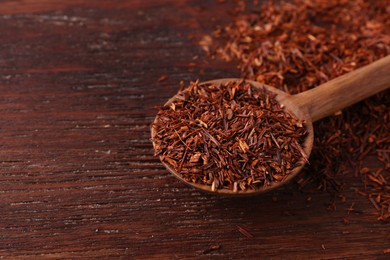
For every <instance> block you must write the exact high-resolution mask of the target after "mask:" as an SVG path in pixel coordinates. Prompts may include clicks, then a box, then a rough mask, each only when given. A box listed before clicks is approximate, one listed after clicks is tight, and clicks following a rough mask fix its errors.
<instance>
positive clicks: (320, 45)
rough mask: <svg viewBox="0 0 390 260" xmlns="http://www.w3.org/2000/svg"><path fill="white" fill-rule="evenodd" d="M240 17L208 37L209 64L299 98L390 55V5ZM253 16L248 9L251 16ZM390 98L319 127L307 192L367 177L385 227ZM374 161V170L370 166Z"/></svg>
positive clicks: (298, 4)
mask: <svg viewBox="0 0 390 260" xmlns="http://www.w3.org/2000/svg"><path fill="white" fill-rule="evenodd" d="M248 2H249V1H237V3H238V5H237V6H238V7H239V8H238V11H237V12H235V14H234V15H233V17H232V21H231V23H230V24H228V25H226V26H221V27H218V28H216V30H215V31H214V33H213V34H212V35H206V36H205V37H204V38H203V39H202V40H201V42H200V45H201V47H202V48H203V49H204V50H205V51H207V52H208V54H209V55H210V56H211V57H219V58H221V59H223V60H226V61H231V60H233V61H236V62H237V64H238V68H239V69H240V70H241V72H242V77H244V78H247V79H251V80H256V81H259V82H262V83H266V84H268V85H271V86H274V87H277V88H280V89H282V90H284V91H286V92H288V93H291V94H295V93H300V92H303V91H306V90H309V89H311V88H314V87H316V86H318V85H320V84H322V83H324V82H327V81H329V80H331V79H333V78H336V77H338V76H340V75H342V74H345V73H348V72H350V71H353V70H355V69H357V68H359V67H362V66H364V65H367V64H369V63H371V62H373V61H375V60H378V59H380V58H382V57H385V56H387V55H390V19H389V17H390V1H389V0H381V1H368V0H354V1H350V0H326V1H325V0H312V1H306V0H292V1H288V2H285V1H277V2H274V1H269V2H266V3H264V4H263V5H262V6H261V7H257V9H258V10H257V11H254V9H253V6H256V4H257V3H258V1H253V3H252V4H251V8H245V4H246V3H248ZM247 9H248V10H247ZM249 9H250V10H249ZM389 120H390V95H389V91H384V92H382V93H380V94H377V95H375V96H373V97H371V98H369V99H367V100H365V101H362V102H360V103H358V104H356V105H354V106H352V107H349V108H347V109H345V110H343V111H340V112H338V113H336V114H335V115H334V116H330V117H328V118H326V119H323V120H321V121H319V122H316V123H315V124H314V128H315V136H316V137H315V140H314V147H313V152H312V155H311V159H310V161H311V164H310V166H309V167H307V169H306V171H305V173H306V174H305V175H302V178H301V179H298V183H299V184H300V185H301V186H302V187H304V186H306V184H307V183H311V184H313V183H314V184H316V185H317V187H318V189H321V190H325V191H328V192H330V193H337V192H338V190H339V188H340V186H342V182H341V181H340V180H342V178H339V177H340V176H341V177H342V176H343V175H345V174H347V173H351V172H352V173H353V174H354V175H355V176H356V177H359V178H361V180H362V188H358V189H356V191H357V193H359V194H361V195H364V196H366V197H367V198H368V199H369V200H370V202H371V203H372V204H373V206H374V207H375V208H376V209H377V211H378V215H377V217H378V219H379V220H390V135H389V132H390V131H389V130H390V129H389V127H390V122H389ZM373 160H374V161H376V165H381V166H380V167H375V168H372V167H370V166H369V165H368V164H367V162H368V161H373Z"/></svg>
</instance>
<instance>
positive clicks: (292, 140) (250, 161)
mask: <svg viewBox="0 0 390 260" xmlns="http://www.w3.org/2000/svg"><path fill="white" fill-rule="evenodd" d="M153 128H154V130H155V133H156V134H155V136H154V138H153V142H154V146H155V151H156V155H159V156H160V158H161V160H162V161H163V162H164V163H167V164H169V165H170V166H171V167H172V168H173V169H174V170H175V171H176V172H177V173H179V174H180V175H181V176H182V178H183V179H184V180H186V181H188V182H193V183H198V184H203V185H209V186H210V188H211V190H212V191H216V190H218V189H223V188H225V189H230V190H232V191H234V192H238V191H246V190H258V189H260V188H262V187H264V186H268V185H270V184H272V183H276V182H281V181H282V180H284V179H285V178H286V177H287V176H288V175H289V174H290V173H291V171H292V170H293V169H294V168H296V167H298V166H299V165H301V164H302V163H304V162H306V161H307V155H306V154H305V152H304V149H303V147H302V145H303V141H304V138H305V136H306V135H307V130H306V128H305V126H304V122H303V121H302V120H300V119H298V118H296V117H295V116H294V115H292V114H290V113H288V112H286V111H285V110H284V109H283V107H282V106H281V105H280V104H279V103H278V102H277V101H276V99H275V94H273V93H271V92H269V91H267V90H265V89H264V88H260V89H259V88H256V87H254V86H252V85H251V84H249V83H247V82H245V81H239V82H236V81H230V82H227V83H225V84H214V83H203V84H199V83H198V82H192V83H191V84H190V85H189V86H188V87H187V88H186V89H185V90H184V91H181V92H179V94H178V95H176V97H175V100H174V101H173V102H171V103H169V104H167V105H165V106H163V107H162V108H161V109H160V110H159V112H158V114H157V117H156V120H155V122H154V124H153Z"/></svg>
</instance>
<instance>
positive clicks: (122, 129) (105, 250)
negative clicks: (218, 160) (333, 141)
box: [0, 0, 390, 259]
mask: <svg viewBox="0 0 390 260" xmlns="http://www.w3.org/2000/svg"><path fill="white" fill-rule="evenodd" d="M231 7H232V3H230V2H229V3H226V4H218V1H212V0H208V1H195V0H187V1H186V0H175V1H173V0H172V1H158V0H148V1H138V0H137V1H134V0H133V1H120V0H118V1H64V0H59V1H47V0H34V1H31V0H23V1H2V2H1V4H0V35H1V41H0V93H1V94H0V112H1V114H0V147H1V149H0V164H1V168H0V212H1V214H0V256H1V258H4V259H19V258H30V259H44V258H54V259H77V258H84V259H114V258H121V259H152V258H158V259H175V258H177V259H209V258H211V257H218V258H223V259H238V258H247V259H259V258H263V259H264V258H273V259H280V258H290V259H309V258H311V259H313V258H314V259H343V258H347V259H386V256H387V257H388V255H385V254H384V250H385V249H387V248H390V234H389V227H390V226H389V223H383V222H378V221H376V219H375V216H374V214H375V210H374V209H373V207H372V206H371V205H370V202H369V201H367V200H366V199H364V198H362V197H360V196H358V195H356V194H355V193H354V190H353V188H354V187H360V186H361V183H360V181H359V179H358V178H356V177H354V176H353V174H352V173H346V174H345V176H341V177H340V178H343V179H344V183H345V189H344V195H345V196H346V198H347V201H346V202H345V203H343V202H340V201H338V200H337V203H336V206H337V208H336V210H335V211H327V210H326V206H325V204H326V203H328V202H329V199H330V198H329V195H327V194H325V193H321V192H314V193H312V194H305V193H303V192H300V191H298V189H297V188H296V187H294V186H293V185H291V186H288V187H284V188H282V189H279V190H277V191H275V192H273V193H270V194H266V195H264V196H261V197H253V198H236V199H234V198H220V197H215V196H211V195H207V194H203V193H201V192H199V191H196V190H194V189H192V188H189V187H187V186H184V185H183V184H182V183H180V182H179V181H177V180H176V179H175V178H174V177H172V176H171V175H170V174H169V173H168V172H167V171H166V170H165V168H164V167H163V166H162V165H161V164H160V162H159V160H158V158H156V157H154V156H153V149H152V144H151V142H150V140H149V138H150V130H149V129H150V124H151V122H152V120H153V118H154V116H155V113H156V109H155V108H154V107H155V106H157V105H161V104H163V103H164V102H165V101H166V100H167V99H168V98H169V97H170V96H172V95H173V94H174V93H175V92H176V91H177V89H178V87H179V82H180V81H181V80H185V81H187V82H188V81H189V80H195V79H197V78H200V79H201V80H210V79H215V78H223V77H238V76H239V72H238V71H237V70H236V68H235V65H234V64H225V63H222V62H220V61H210V62H203V58H204V54H203V52H202V51H201V50H200V48H199V47H198V45H197V39H199V37H200V36H201V35H203V34H204V33H210V32H211V30H212V28H214V26H215V25H217V24H222V23H225V22H226V21H227V20H228V19H229V16H228V10H229V9H231ZM194 65H195V66H194ZM162 75H169V79H168V80H166V81H163V82H158V79H159V78H160V77H161V76H162ZM341 159H342V158H341ZM313 163H314V162H313ZM308 197H310V199H308ZM351 203H355V206H354V208H355V209H356V211H353V212H349V211H347V209H348V207H350V205H351ZM344 218H347V219H348V221H349V224H346V223H344V221H343V219H344ZM242 230H246V231H247V232H249V234H251V235H252V237H251V236H248V235H245V234H243V231H242ZM244 233H245V232H244ZM213 248H214V249H213ZM209 249H210V250H209Z"/></svg>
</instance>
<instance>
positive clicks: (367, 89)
mask: <svg viewBox="0 0 390 260" xmlns="http://www.w3.org/2000/svg"><path fill="white" fill-rule="evenodd" d="M241 80H242V79H236V78H225V79H216V80H211V81H207V82H203V83H200V84H199V85H202V84H210V83H213V84H215V85H223V84H226V83H228V82H232V81H241ZM246 82H247V83H249V84H251V85H252V86H253V87H255V88H259V89H262V88H265V89H266V90H267V91H268V92H272V93H274V94H276V97H275V98H276V100H277V101H278V102H279V104H281V105H282V106H283V107H284V109H285V111H287V112H288V113H290V114H293V115H295V116H296V117H297V118H299V119H300V120H303V121H304V124H305V128H306V130H307V135H306V137H305V140H304V142H303V145H302V148H303V150H304V152H305V154H306V155H307V157H309V155H310V153H311V150H312V147H313V141H314V130H313V122H315V121H317V120H320V119H321V118H324V117H326V116H329V115H332V114H334V113H335V112H337V111H339V110H341V109H343V108H345V107H347V106H349V105H352V104H354V103H357V102H358V101H361V100H363V99H365V98H367V97H369V96H372V95H374V94H376V93H378V92H380V91H383V90H385V89H387V88H388V87H389V86H390V56H387V57H385V58H382V59H380V60H378V61H376V62H374V63H372V64H370V65H367V66H365V67H363V68H360V69H357V70H355V71H353V72H350V73H348V74H345V75H343V76H341V77H338V78H336V79H333V80H331V81H328V82H327V83H325V84H322V85H321V86H319V87H316V88H314V89H311V90H308V91H305V92H302V93H300V94H297V95H290V94H288V93H286V92H283V91H281V90H279V89H276V88H274V87H271V86H268V85H265V84H262V83H259V82H255V81H250V80H246ZM183 91H186V90H183ZM180 94H182V92H179V93H178V94H176V95H175V96H173V97H172V98H171V99H169V100H168V101H167V102H166V103H165V105H164V106H169V105H170V104H171V103H172V102H174V101H176V100H177V99H178V96H179V95H180ZM180 96H182V95H180ZM157 120H158V115H157V116H156V118H155V120H154V123H155V122H157ZM154 123H153V124H152V128H151V137H152V142H153V147H154V148H155V142H154V140H155V137H156V133H157V132H156V128H155V124H154ZM160 160H161V162H162V164H163V165H164V166H165V168H166V169H167V170H168V171H169V172H171V173H172V174H173V175H174V176H175V177H177V178H178V179H179V180H181V181H183V182H184V183H186V184H187V185H190V186H192V187H194V188H197V189H200V190H203V191H206V192H209V193H213V194H220V195H227V196H229V195H230V196H251V195H256V194H261V193H264V192H267V191H270V190H273V189H275V188H277V187H280V186H282V185H284V184H286V183H288V182H289V181H290V180H292V179H293V178H294V177H295V176H296V175H297V174H298V173H299V172H300V171H301V170H302V168H303V167H304V165H305V163H306V160H305V159H304V158H302V159H301V160H300V161H299V162H298V166H297V167H295V168H294V169H293V170H291V171H289V173H288V174H287V175H286V176H285V178H284V179H283V180H282V181H280V182H275V181H274V182H271V183H270V184H268V185H265V186H261V187H259V188H257V189H247V190H238V191H233V190H231V189H228V188H225V187H224V188H220V189H214V190H213V189H212V187H211V186H210V185H203V184H198V183H193V182H189V181H187V180H185V179H184V178H183V177H182V175H181V174H180V173H178V172H177V171H176V170H175V169H174V168H173V167H172V166H171V165H169V164H168V163H166V162H164V161H163V160H162V158H161V157H160Z"/></svg>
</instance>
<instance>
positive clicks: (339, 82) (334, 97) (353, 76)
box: [291, 55, 390, 122]
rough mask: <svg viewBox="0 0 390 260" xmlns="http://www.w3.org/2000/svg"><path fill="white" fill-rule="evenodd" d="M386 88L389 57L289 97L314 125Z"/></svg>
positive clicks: (389, 66)
mask: <svg viewBox="0 0 390 260" xmlns="http://www.w3.org/2000/svg"><path fill="white" fill-rule="evenodd" d="M389 87H390V55H389V56H386V57H384V58H382V59H380V60H378V61H375V62H373V63H371V64H369V65H367V66H364V67H362V68H360V69H357V70H355V71H352V72H350V73H347V74H345V75H343V76H340V77H338V78H335V79H333V80H331V81H328V82H326V83H325V84H322V85H320V86H318V87H316V88H314V89H311V90H308V91H305V92H302V93H299V94H297V95H294V96H292V97H291V98H292V99H293V101H294V103H296V104H298V105H300V106H301V107H303V108H305V109H307V111H308V112H309V114H310V117H311V119H312V121H313V122H314V121H317V120H319V119H322V118H324V117H326V116H329V115H332V114H334V113H335V112H337V111H339V110H341V109H343V108H345V107H348V106H350V105H352V104H355V103H357V102H359V101H361V100H363V99H365V98H368V97H370V96H372V95H374V94H376V93H378V92H381V91H383V90H385V89H387V88H389Z"/></svg>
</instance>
